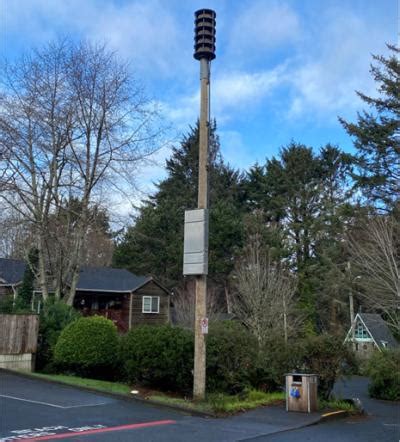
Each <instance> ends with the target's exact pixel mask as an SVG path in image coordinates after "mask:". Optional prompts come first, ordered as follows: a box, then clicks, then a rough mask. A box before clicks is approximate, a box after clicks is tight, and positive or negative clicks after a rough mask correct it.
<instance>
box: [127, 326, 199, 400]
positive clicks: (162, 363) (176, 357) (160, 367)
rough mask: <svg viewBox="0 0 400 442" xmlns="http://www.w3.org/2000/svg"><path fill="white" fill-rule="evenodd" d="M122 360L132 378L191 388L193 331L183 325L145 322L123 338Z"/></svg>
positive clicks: (168, 387) (171, 387) (167, 386)
mask: <svg viewBox="0 0 400 442" xmlns="http://www.w3.org/2000/svg"><path fill="white" fill-rule="evenodd" d="M120 358H121V360H122V361H123V368H124V373H125V376H126V379H127V380H128V381H129V382H133V383H136V382H138V383H141V384H146V385H151V386H152V387H156V388H160V389H163V390H175V391H183V392H186V391H190V390H191V388H192V382H193V375H192V369H193V333H191V332H190V331H188V330H185V329H183V328H180V327H171V326H170V325H165V326H150V325H143V326H140V327H137V328H134V329H132V330H131V331H130V332H129V333H128V334H127V335H125V336H124V337H123V338H122V342H121V356H120Z"/></svg>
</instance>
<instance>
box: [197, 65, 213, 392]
mask: <svg viewBox="0 0 400 442" xmlns="http://www.w3.org/2000/svg"><path fill="white" fill-rule="evenodd" d="M209 72H210V71H209V61H208V60H207V59H205V58H202V59H201V60H200V82H201V94H200V128H199V189H198V198H197V202H198V204H197V206H198V208H199V209H208V142H209V115H208V114H209V111H208V109H209V86H210V81H209V78H210V76H209ZM206 303H207V275H198V276H196V308H195V330H194V334H195V336H194V342H195V351H194V382H193V398H194V399H197V400H201V399H204V396H205V385H206V343H205V335H204V334H203V332H202V327H201V321H202V319H203V318H206V317H207V307H206Z"/></svg>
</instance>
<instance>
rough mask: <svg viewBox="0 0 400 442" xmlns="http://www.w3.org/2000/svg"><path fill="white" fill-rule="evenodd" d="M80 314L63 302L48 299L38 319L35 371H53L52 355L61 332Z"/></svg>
mask: <svg viewBox="0 0 400 442" xmlns="http://www.w3.org/2000/svg"><path fill="white" fill-rule="evenodd" d="M79 317H80V314H79V313H78V312H77V311H76V310H75V309H74V308H73V307H71V306H69V305H67V304H65V302H63V301H59V300H56V299H54V298H49V299H48V300H47V301H46V302H45V303H44V304H43V306H42V309H41V311H40V317H39V342H38V351H37V354H36V369H37V370H46V371H52V370H54V366H53V363H52V362H53V353H54V348H55V346H56V343H57V340H58V337H59V336H60V333H61V331H62V330H63V329H64V328H65V327H66V326H67V325H68V324H70V323H71V322H73V321H75V320H76V319H78V318H79Z"/></svg>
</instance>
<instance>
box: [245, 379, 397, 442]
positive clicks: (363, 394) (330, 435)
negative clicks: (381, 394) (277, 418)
mask: <svg viewBox="0 0 400 442" xmlns="http://www.w3.org/2000/svg"><path fill="white" fill-rule="evenodd" d="M367 388H368V379H366V378H362V377H353V378H352V379H351V380H349V381H343V382H340V383H338V384H337V385H336V387H335V394H336V395H337V396H338V397H344V398H349V397H353V398H354V397H357V398H359V399H360V400H361V401H362V404H363V405H364V408H365V411H366V413H367V415H366V416H365V417H356V418H348V419H341V420H337V421H331V422H326V423H324V424H321V425H315V426H312V427H306V428H302V429H299V430H295V431H290V432H285V433H280V434H275V435H269V436H262V437H257V438H254V439H253V441H254V442H255V441H257V442H261V441H264V442H304V441H308V442H320V441H321V442H323V441H329V442H357V441H360V442H361V441H362V442H399V441H400V404H399V403H395V402H388V401H378V400H374V399H371V398H369V397H368V394H367Z"/></svg>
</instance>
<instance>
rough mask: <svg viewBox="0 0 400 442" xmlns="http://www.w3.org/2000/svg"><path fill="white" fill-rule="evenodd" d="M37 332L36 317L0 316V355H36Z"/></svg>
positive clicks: (37, 321)
mask: <svg viewBox="0 0 400 442" xmlns="http://www.w3.org/2000/svg"><path fill="white" fill-rule="evenodd" d="M38 332H39V317H38V316H37V315H1V314H0V355H21V354H26V353H36V349H37V340H38Z"/></svg>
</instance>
